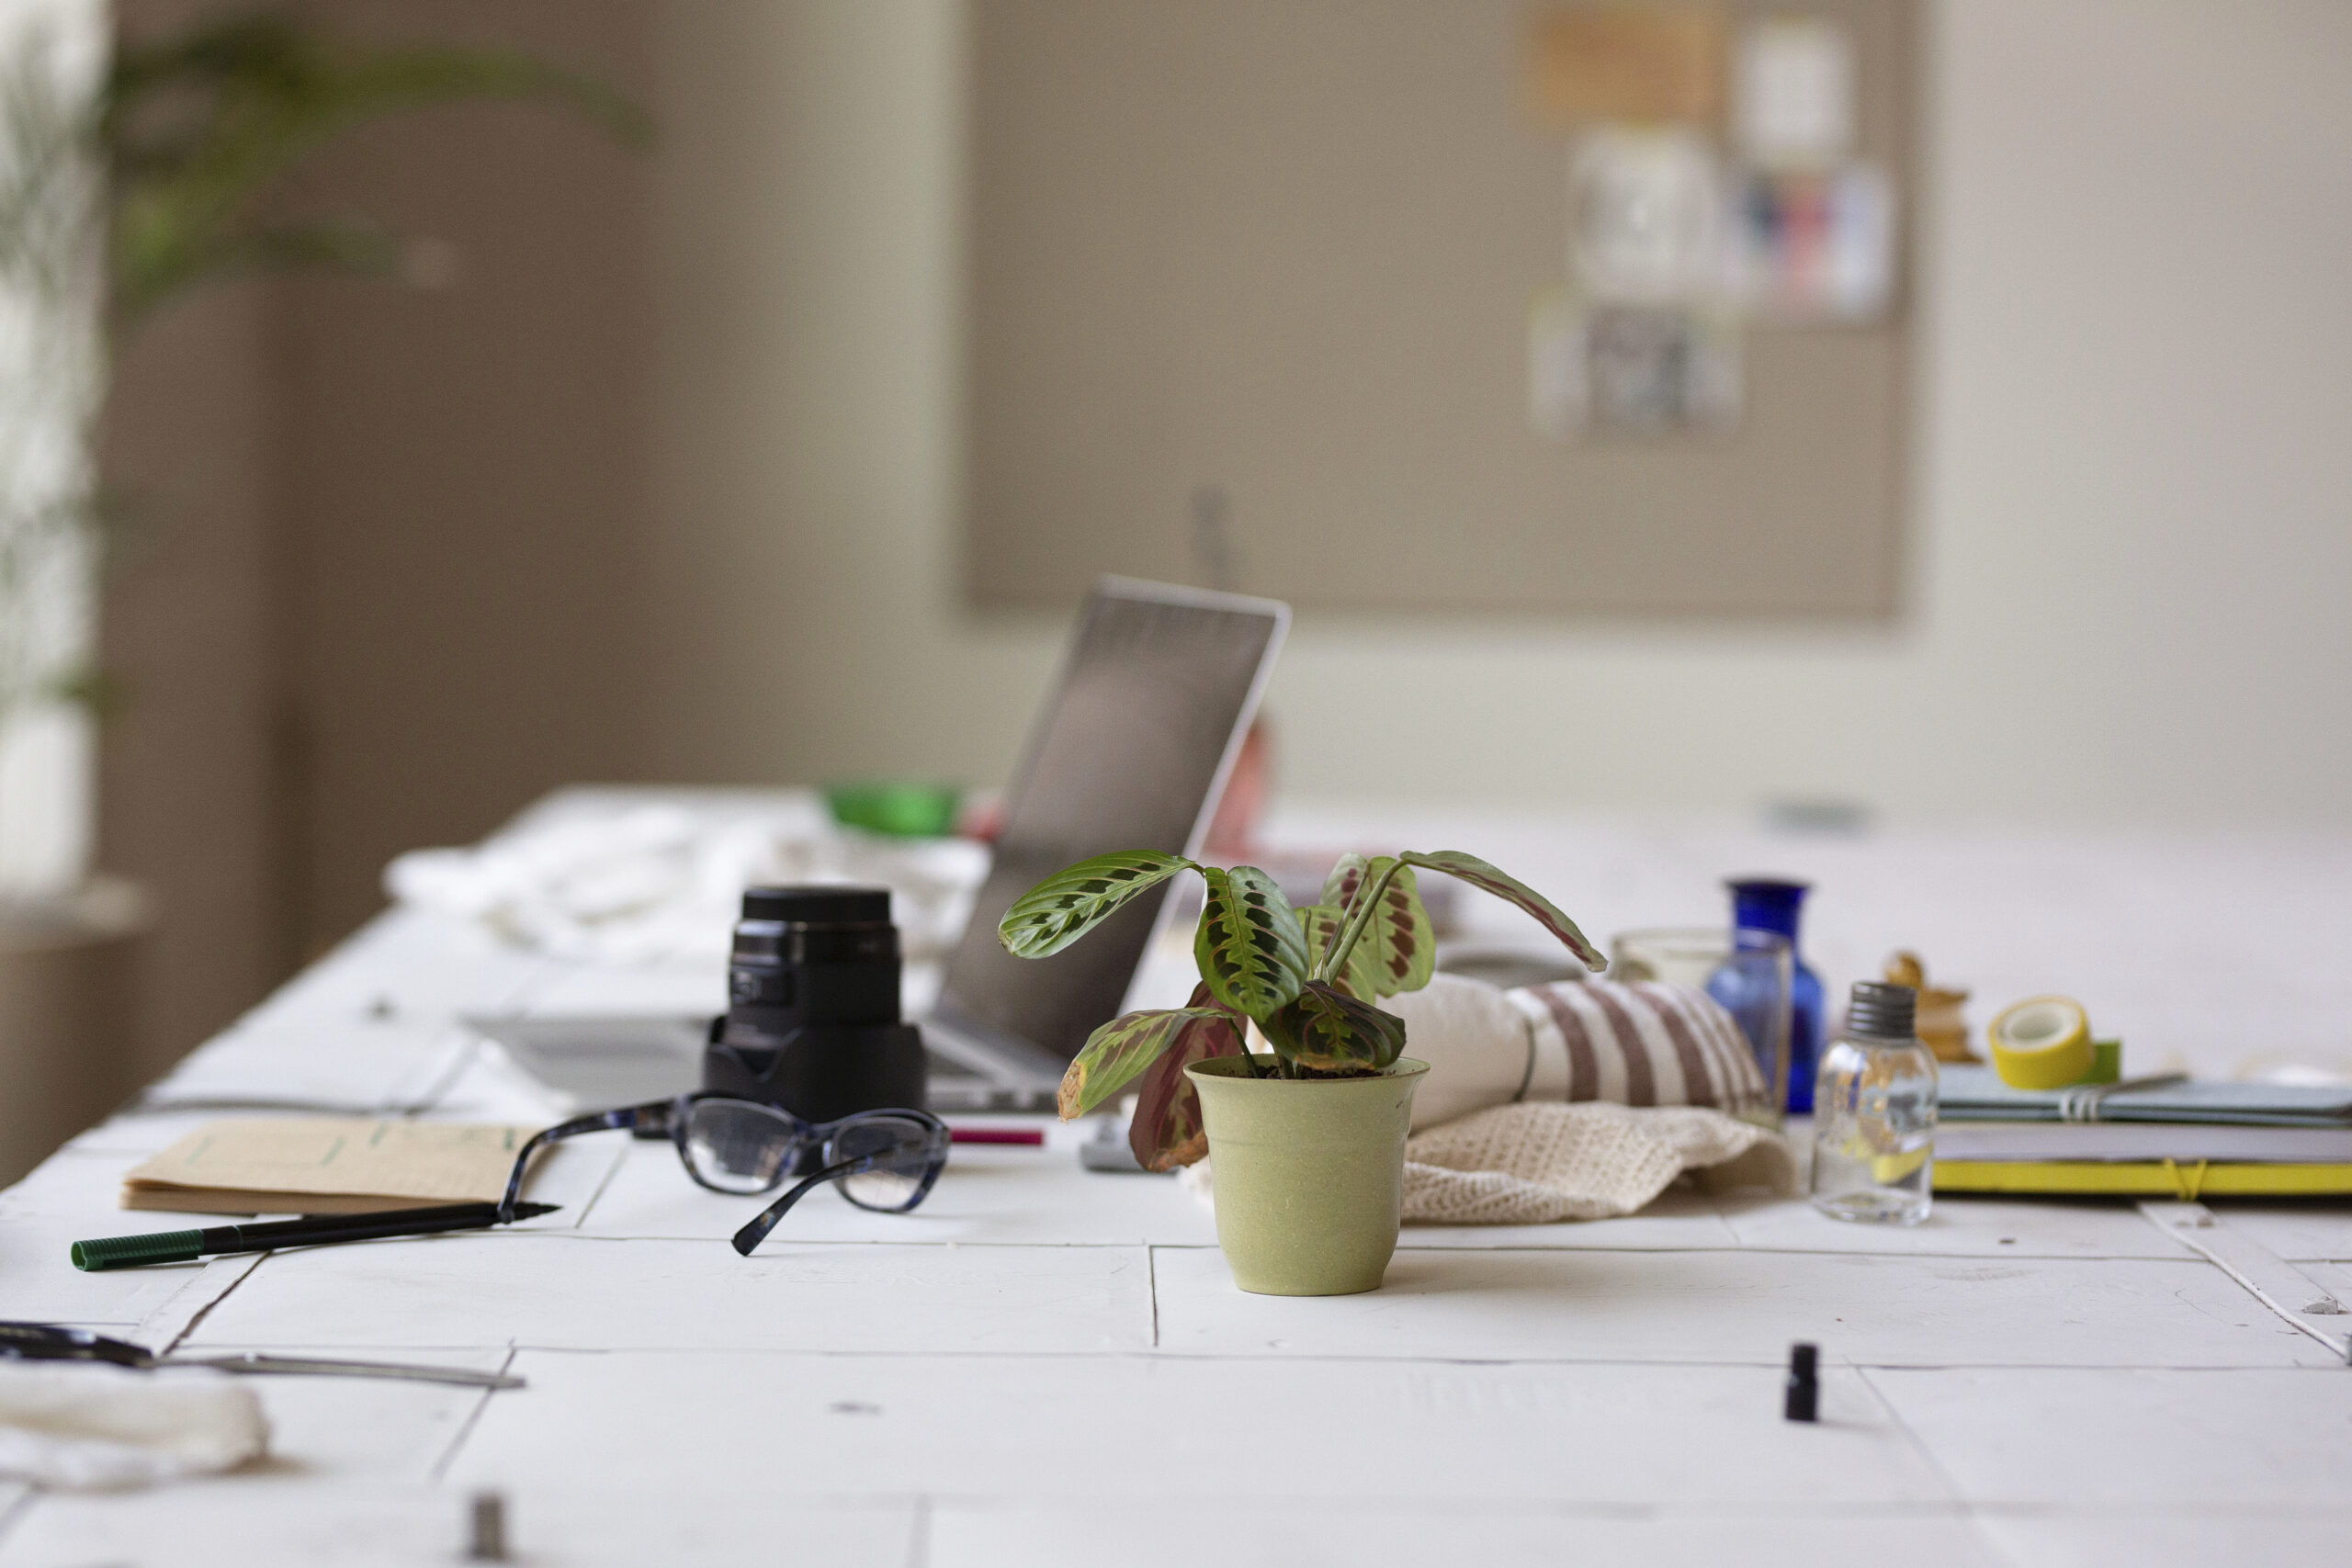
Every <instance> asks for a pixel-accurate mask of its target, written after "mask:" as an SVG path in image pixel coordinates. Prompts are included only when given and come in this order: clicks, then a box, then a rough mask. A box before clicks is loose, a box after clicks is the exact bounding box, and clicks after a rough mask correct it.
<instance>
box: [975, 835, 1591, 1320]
mask: <svg viewBox="0 0 2352 1568" xmlns="http://www.w3.org/2000/svg"><path fill="white" fill-rule="evenodd" d="M1417 866H1418V867H1420V868H1422V869H1425V870H1429V871H1439V872H1443V873H1445V874H1448V875H1450V876H1453V877H1457V878H1459V879H1460V880H1462V881H1464V882H1466V883H1468V884H1470V885H1471V886H1474V887H1478V888H1483V889H1484V890H1486V891H1487V892H1488V893H1492V894H1494V895H1495V896H1497V897H1500V898H1503V899H1506V900H1508V901H1509V902H1510V903H1513V904H1516V905H1518V906H1519V907H1520V908H1522V909H1524V910H1526V911H1527V912H1528V913H1529V914H1531V915H1532V916H1534V917H1535V919H1537V920H1538V921H1539V922H1540V923H1541V924H1542V925H1543V926H1544V929H1545V930H1546V931H1550V932H1551V933H1552V934H1553V935H1554V936H1555V937H1557V938H1559V939H1560V941H1561V942H1565V943H1566V945H1567V948H1568V950H1569V951H1570V952H1571V953H1575V954H1576V955H1577V957H1578V958H1579V959H1581V960H1582V961H1583V962H1584V964H1585V965H1586V967H1588V968H1589V969H1593V970H1599V969H1600V968H1601V967H1602V963H1603V961H1602V959H1601V956H1600V953H1598V952H1596V951H1595V950H1594V948H1593V946H1592V944H1591V943H1590V942H1587V941H1586V940H1585V937H1584V933H1583V932H1582V931H1578V930H1577V928H1576V922H1574V921H1573V920H1571V919H1568V917H1567V916H1566V915H1564V914H1562V913H1561V912H1560V911H1559V909H1557V908H1555V907H1554V906H1553V904H1552V902H1551V901H1550V900H1549V899H1547V898H1545V897H1544V896H1543V895H1542V894H1540V893H1538V892H1536V891H1535V890H1534V889H1533V888H1532V887H1529V886H1527V885H1526V884H1524V883H1522V882H1520V881H1519V880H1517V879H1516V878H1514V877H1512V876H1510V875H1508V874H1505V873H1503V872H1501V871H1498V870H1497V869H1496V868H1495V867H1494V866H1491V865H1489V864H1487V863H1486V862H1485V861H1482V860H1480V859H1478V858H1477V857H1476V855H1468V854H1464V853H1462V852H1460V851H1457V850H1442V851H1439V852H1435V853H1428V854H1424V853H1419V852H1408V853H1406V854H1402V855H1379V856H1375V857H1374V858H1372V859H1369V860H1367V859H1366V858H1364V857H1363V856H1362V855H1355V854H1351V855H1343V856H1341V857H1340V861H1339V863H1337V864H1336V865H1334V866H1333V867H1332V868H1331V874H1330V875H1329V878H1327V879H1326V880H1325V882H1324V884H1323V891H1322V896H1321V898H1320V900H1319V901H1318V902H1317V903H1315V904H1312V905H1309V906H1308V907H1306V908H1292V906H1291V904H1290V902H1289V901H1288V900H1287V899H1285V898H1284V897H1283V891H1282V889H1281V887H1279V886H1276V885H1275V882H1274V879H1273V878H1272V876H1269V875H1268V874H1266V873H1264V872H1263V871H1261V870H1259V869H1258V868H1257V867H1256V866H1252V865H1237V866H1233V867H1230V868H1227V867H1223V866H1214V865H1202V864H1200V863H1197V862H1194V861H1190V860H1187V859H1185V858H1184V857H1183V856H1182V855H1171V854H1162V853H1159V852H1155V851H1150V850H1136V851H1126V852H1119V853H1115V854H1107V855H1097V856H1096V857H1094V858H1093V859H1092V860H1088V861H1081V862H1080V863H1078V864H1076V865H1073V866H1070V867H1069V868H1068V869H1067V870H1064V871H1060V872H1057V873H1056V874H1054V875H1052V876H1049V877H1047V878H1046V880H1045V881H1043V882H1041V883H1039V884H1038V885H1037V886H1035V887H1033V888H1031V889H1030V890H1029V891H1028V892H1027V893H1024V894H1023V895H1022V896H1021V897H1019V898H1017V899H1015V900H1014V901H1013V904H1012V908H1009V909H1007V910H1006V911H1005V915H1004V919H1003V920H1002V921H1001V922H1000V923H999V925H998V927H997V939H998V941H1000V942H1002V943H1003V944H1004V948H1005V951H1006V952H1008V953H1012V954H1013V955H1014V956H1015V957H1019V958H1045V957H1047V956H1049V955H1051V954H1053V953H1059V952H1060V951H1061V950H1062V949H1063V948H1065V947H1068V946H1069V944H1070V943H1072V942H1076V941H1077V940H1078V939H1079V938H1080V937H1082V936H1084V935H1085V934H1086V933H1087V932H1088V931H1091V930H1093V929H1094V928H1095V927H1096V926H1098V925H1100V924H1102V923H1103V920H1104V919H1108V918H1109V917H1110V915H1111V914H1112V913H1113V912H1114V911H1115V910H1117V909H1118V908H1120V907H1121V906H1123V905H1125V903H1126V902H1127V901H1128V900H1129V899H1131V898H1134V897H1137V896H1138V895H1140V894H1143V893H1146V892H1148V891H1149V890H1150V889H1152V888H1154V887H1157V886H1159V885H1160V884H1161V883H1163V882H1166V881H1167V880H1168V879H1169V878H1170V877H1172V876H1174V875H1176V874H1178V873H1180V872H1185V871H1194V872H1198V873H1199V874H1201V878H1202V880H1203V881H1204V882H1205V883H1206V884H1207V894H1206V898H1205V901H1204V904H1203V907H1202V909H1201V922H1200V929H1199V931H1198V934H1197V935H1196V936H1195V937H1194V939H1193V959H1194V961H1195V963H1196V964H1198V965H1199V969H1200V984H1199V985H1198V986H1197V987H1194V988H1193V997H1192V1000H1191V1001H1190V1002H1189V1003H1187V1004H1186V1005H1185V1006H1183V1007H1181V1008H1166V1009H1155V1010H1145V1011H1140V1012H1130V1013H1123V1014H1121V1015H1120V1016H1119V1017H1117V1018H1114V1019H1113V1020H1112V1021H1110V1022H1108V1023H1106V1024H1104V1025H1103V1027H1102V1028H1100V1029H1098V1030H1096V1031H1095V1032H1093V1034H1091V1036H1089V1037H1088V1039H1087V1042H1086V1044H1085V1046H1084V1048H1083V1049H1081V1050H1080V1052H1079V1054H1078V1055H1077V1056H1076V1057H1075V1058H1074V1059H1072V1061H1071V1062H1070V1065H1069V1072H1068V1073H1067V1074H1065V1075H1064V1076H1063V1078H1062V1084H1061V1094H1060V1106H1059V1109H1060V1111H1061V1115H1062V1119H1063V1120H1064V1121H1068V1120H1069V1119H1070V1118H1072V1117H1074V1116H1082V1115H1085V1114H1086V1113H1087V1112H1088V1111H1092V1110H1094V1109H1095V1108H1096V1107H1098V1106H1100V1105H1103V1103H1105V1102H1106V1101H1109V1100H1111V1099H1112V1098H1113V1097H1114V1095H1117V1094H1118V1093H1120V1092H1121V1091H1122V1090H1124V1089H1126V1088H1127V1087H1128V1086H1129V1085H1135V1086H1136V1088H1137V1089H1138V1091H1139V1092H1138V1098H1137V1101H1136V1113H1135V1120H1134V1122H1133V1123H1132V1124H1131V1125H1130V1127H1129V1130H1128V1142H1129V1144H1130V1145H1131V1146H1132V1147H1133V1148H1134V1150H1135V1154H1136V1159H1137V1160H1139V1161H1141V1162H1142V1164H1143V1165H1144V1166H1145V1168H1148V1169H1151V1170H1168V1169H1171V1168H1174V1167H1177V1166H1180V1165H1190V1164H1192V1163H1193V1161H1195V1160H1198V1159H1200V1158H1201V1157H1202V1156H1204V1155H1214V1156H1216V1157H1215V1159H1214V1161H1213V1163H1212V1164H1211V1166H1210V1168H1209V1174H1210V1182H1211V1186H1212V1188H1213V1190H1214V1191H1215V1194H1216V1234H1217V1244H1218V1245H1219V1246H1220V1247H1223V1248H1224V1251H1225V1257H1226V1261H1227V1264H1228V1265H1230V1266H1231V1268H1232V1269H1233V1278H1234V1282H1235V1283H1236V1284H1238V1285H1239V1286H1240V1287H1241V1288H1242V1289H1243V1290H1245V1291H1254V1292H1260V1293H1261V1294H1266V1295H1285V1296H1327V1295H1345V1294H1349V1293H1351V1292H1357V1291H1369V1290H1373V1289H1374V1288H1376V1287H1377V1286H1378V1285H1379V1283H1380V1280H1381V1276H1382V1274H1383V1273H1384V1272H1385V1271H1386V1269H1387V1267H1388V1259H1389V1256H1390V1254H1392V1253H1393V1252H1395V1251H1396V1248H1397V1224H1398V1219H1399V1213H1400V1209H1401V1206H1402V1190H1403V1181H1404V1162H1405V1133H1406V1127H1407V1124H1408V1121H1409V1120H1410V1117H1411V1112H1412V1104H1413V1090H1414V1089H1415V1088H1416V1087H1417V1086H1418V1082H1419V1077H1420V1076H1421V1075H1422V1074H1423V1073H1425V1072H1427V1071H1428V1070H1429V1068H1428V1064H1426V1063H1423V1062H1417V1061H1414V1060H1413V1059H1412V1058H1410V1057H1408V1056H1407V1055H1405V1054H1404V1052H1405V1043H1406V1041H1405V1021H1404V1020H1403V1019H1400V1018H1398V1017H1397V1016H1396V1015H1395V1014H1394V1013H1389V1012H1384V1011H1382V1010H1380V1009H1379V1008H1378V1007H1376V1006H1374V1003H1375V1002H1376V1001H1377V1000H1378V999H1379V998H1382V997H1388V996H1394V995H1396V994H1397V993H1398V992H1400V991H1411V990H1418V989H1419V988H1420V987H1423V986H1425V985H1427V984H1429V979H1430V973H1431V971H1432V970H1433V969H1434V968H1435V966H1436V962H1435V961H1436V956H1437V948H1436V942H1435V940H1434V937H1433V935H1432V933H1431V931H1430V921H1429V915H1428V913H1427V911H1425V910H1424V909H1423V908H1421V898H1420V893H1419V888H1418V887H1417V886H1416V883H1415V877H1414V868H1415V867H1417ZM1252 1027H1254V1029H1255V1031H1256V1032H1257V1034H1258V1036H1259V1037H1260V1038H1261V1040H1262V1041H1263V1042H1264V1043H1265V1044H1266V1046H1267V1047H1268V1049H1267V1050H1266V1051H1265V1052H1263V1053H1252V1052H1251V1051H1250V1050H1249V1049H1248V1048H1247V1047H1246V1045H1245V1040H1244V1036H1245V1034H1246V1033H1247V1032H1249V1031H1250V1029H1251V1028H1252Z"/></svg>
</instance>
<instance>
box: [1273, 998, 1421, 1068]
mask: <svg viewBox="0 0 2352 1568" xmlns="http://www.w3.org/2000/svg"><path fill="white" fill-rule="evenodd" d="M1265 1031H1266V1039H1267V1040H1268V1042H1269V1043H1272V1046H1273V1048H1274V1052H1275V1054H1276V1055H1280V1056H1281V1057H1282V1058H1283V1060H1284V1061H1286V1062H1288V1063H1290V1065H1291V1066H1295V1067H1305V1068H1306V1069H1308V1070H1309V1071H1312V1072H1318V1073H1349V1074H1363V1073H1374V1072H1378V1071H1379V1070H1381V1069H1382V1068H1384V1067H1386V1066H1389V1065H1390V1064H1391V1063H1393V1062H1395V1061H1396V1060H1397V1057H1398V1056H1400V1055H1404V1052H1405V1021H1404V1020H1403V1019H1401V1018H1398V1017H1397V1015H1396V1014H1395V1013H1390V1012H1383V1011H1381V1010H1379V1009H1378V1008H1376V1007H1374V1006H1373V1005H1372V1004H1371V1003H1370V1002H1367V1001H1358V1000H1357V999H1356V998H1353V997H1351V996H1350V995H1348V994H1347V993H1346V992H1345V991H1343V990H1340V988H1339V987H1336V986H1327V985H1325V984H1324V983H1323V982H1322V981H1320V980H1309V981H1308V982H1307V983H1306V986H1305V987H1302V988H1301V989H1300V991H1299V993H1298V999H1297V1000H1295V1001H1294V1002H1292V1003H1291V1004H1290V1005H1289V1006H1288V1007H1285V1008H1283V1009H1282V1010H1280V1011H1278V1012H1276V1013H1274V1014H1273V1015H1272V1017H1270V1018H1268V1019H1267V1020H1266V1021H1265Z"/></svg>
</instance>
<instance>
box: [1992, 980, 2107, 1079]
mask: <svg viewBox="0 0 2352 1568" xmlns="http://www.w3.org/2000/svg"><path fill="white" fill-rule="evenodd" d="M1986 1034H1987V1036H1988V1040H1987V1043H1989V1044H1990V1045H1991V1046H1992V1048H1993V1070H1994V1071H1995V1072H1996V1073H1998V1074H2000V1075H2001V1081H2002V1082H2003V1083H2005V1084H2007V1085H2008V1086H2009V1087H2010V1088H2011V1089H2064V1088H2065V1087H2066V1086H2067V1085H2068V1084H2074V1083H2080V1082H2082V1081H2083V1079H2084V1078H2086V1077H2089V1076H2090V1070H2091V1065H2092V1062H2093V1060H2094V1053H2093V1051H2092V1048H2091V1022H2090V1019H2089V1017H2088V1016H2087V1015H2086V1014H2085V1013H2084V1011H2083V1004H2082V1003H2080V1002H2078V1001H2076V1000H2075V999H2074V998H2072V997H2032V998H2028V999H2027V1000H2025V1001H2021V1002H2019V1003H2018V1004H2017V1005H2016V1006H2014V1007H2010V1008H2006V1009H2004V1010H2002V1012H2001V1015H2000V1016H1999V1017H1998V1018H1996V1019H1995V1020H1994V1021H1993V1027H1992V1028H1991V1029H1989V1030H1987V1031H1986Z"/></svg>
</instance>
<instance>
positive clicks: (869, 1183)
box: [498, 1092, 949, 1258]
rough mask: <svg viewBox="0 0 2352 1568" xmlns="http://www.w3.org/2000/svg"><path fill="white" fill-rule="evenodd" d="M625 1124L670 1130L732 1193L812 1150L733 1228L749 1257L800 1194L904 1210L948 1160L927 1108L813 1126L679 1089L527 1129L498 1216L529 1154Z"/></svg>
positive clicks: (692, 1170)
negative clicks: (811, 1165) (829, 1185)
mask: <svg viewBox="0 0 2352 1568" xmlns="http://www.w3.org/2000/svg"><path fill="white" fill-rule="evenodd" d="M623 1127H626V1128H628V1129H629V1130H630V1131H632V1132H634V1133H635V1134H637V1135H638V1136H639V1137H641V1138H659V1137H663V1136H667V1137H668V1138H669V1140H670V1141H671V1142H672V1143H673V1144H675V1145H677V1148H678V1158H679V1159H680V1160H681V1161H683V1162H684V1165H685V1168H686V1174H687V1175H688V1176H691V1177H693V1178H694V1179H695V1182H696V1183H697V1184H698V1185H700V1186H703V1187H707V1188H708V1189H709V1190H712V1191H713V1192H726V1193H731V1194H735V1195H737V1196H746V1197H747V1196H750V1195H751V1194H752V1193H756V1192H773V1191H775V1190H776V1189H777V1188H779V1187H781V1186H783V1185H784V1183H785V1181H786V1179H788V1178H789V1177H791V1176H793V1175H795V1174H796V1173H797V1172H798V1171H800V1170H802V1169H804V1168H806V1164H807V1162H806V1160H805V1158H804V1156H806V1155H807V1153H808V1152H809V1150H811V1149H814V1150H816V1151H817V1156H818V1157H817V1164H818V1167H819V1168H818V1170H817V1171H816V1173H815V1174H814V1175H812V1176H809V1177H806V1178H804V1179H802V1180H801V1181H800V1182H799V1183H798V1184H797V1186H795V1187H794V1188H793V1189H792V1190H790V1191H788V1192H786V1194H785V1195H784V1196H783V1197H781V1198H779V1199H777V1200H776V1201H775V1202H774V1203H771V1204H769V1205H768V1207H767V1208H766V1209H765V1210H763V1212H762V1213H761V1214H760V1216H759V1218H757V1219H755V1220H753V1221H752V1223H751V1224H748V1225H745V1226H744V1227H743V1228H742V1229H741V1230H739V1231H737V1232H736V1233H735V1237H734V1247H735V1250H736V1251H737V1252H739V1253H741V1254H742V1255H743V1256H744V1257H746V1258H749V1257H750V1256H751V1255H752V1248H753V1247H757V1246H759V1245H760V1243H761V1242H763V1241H764V1240H766V1239H767V1234H768V1232H770V1231H772V1230H774V1229H775V1227H776V1223H777V1222H778V1221H780V1220H782V1219H783V1218H784V1216H785V1215H786V1213H790V1212H791V1209H792V1206H793V1205H794V1204H795V1203H797V1202H798V1201H800V1200H801V1197H802V1195H803V1194H805V1193H807V1192H809V1190H812V1189H814V1188H818V1187H821V1186H823V1185H824V1184H825V1183H826V1182H828V1181H838V1182H840V1183H841V1184H842V1197H844V1198H846V1199H848V1200H849V1201H851V1202H853V1203H854V1204H856V1205H857V1206H858V1207H859V1208H861V1209H873V1210H876V1211H879V1212H881V1213H905V1212H906V1211H907V1210H909V1209H911V1208H913V1207H914V1206H915V1205H916V1204H918V1203H920V1202H922V1201H923V1199H924V1198H926V1197H928V1196H929V1195H930V1193H931V1188H932V1184H933V1182H935V1181H937V1180H938V1179H939V1172H940V1170H941V1168H943V1167H944V1166H945V1165H946V1164H947V1145H948V1141H949V1139H948V1132H947V1124H946V1123H945V1122H942V1121H941V1120H940V1119H939V1118H938V1117H936V1116H933V1115H932V1114H931V1113H930V1112H929V1111H860V1112H858V1113H857V1114H856V1115H854V1116H844V1117H842V1119H841V1120H840V1121H838V1122H804V1121H802V1120H801V1119H800V1118H799V1117H797V1116H795V1115H794V1114H793V1113H792V1112H791V1111H786V1110H784V1109H782V1108H781V1107H779V1106H774V1105H768V1104H765V1103H763V1102H762V1101H760V1100H742V1099H739V1098H738V1097H736V1096H734V1095H731V1094H716V1093H710V1092H702V1093H695V1094H682V1095H680V1096H678V1097H677V1098H676V1099H675V1100H653V1101H651V1102H650V1103H648V1104H645V1105H628V1106H623V1107H622V1108H621V1109H619V1110H617V1111H596V1112H594V1113H593V1114H591V1115H587V1116H575V1117H573V1118H572V1119H571V1121H569V1122H557V1123H556V1124H555V1125H554V1126H552V1127H549V1128H547V1129H546V1130H545V1131H543V1132H540V1133H537V1134H533V1136H532V1138H531V1141H530V1142H528V1143H526V1144H525V1145H523V1147H522V1150H521V1152H520V1153H518V1154H517V1155H515V1170H514V1173H513V1174H512V1175H510V1176H509V1177H507V1179H506V1196H505V1198H504V1199H503V1200H502V1201H500V1203H499V1206H498V1213H499V1217H500V1218H501V1220H511V1219H512V1218H514V1215H515V1200H516V1199H517V1198H518V1197H520V1196H521V1195H522V1191H523V1172H524V1170H525V1168H526V1167H527V1166H528V1165H529V1164H530V1161H531V1156H532V1155H534V1154H536V1153H537V1151H538V1150H539V1149H541V1148H542V1147H544V1146H546V1145H548V1144H552V1143H555V1142H557V1141H559V1140H560V1139H563V1138H574V1137H578V1136H579V1135H580V1134H582V1133H605V1132H614V1131H617V1130H619V1129H620V1128H623Z"/></svg>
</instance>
